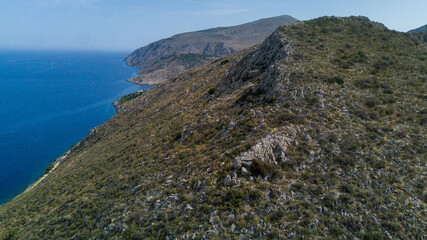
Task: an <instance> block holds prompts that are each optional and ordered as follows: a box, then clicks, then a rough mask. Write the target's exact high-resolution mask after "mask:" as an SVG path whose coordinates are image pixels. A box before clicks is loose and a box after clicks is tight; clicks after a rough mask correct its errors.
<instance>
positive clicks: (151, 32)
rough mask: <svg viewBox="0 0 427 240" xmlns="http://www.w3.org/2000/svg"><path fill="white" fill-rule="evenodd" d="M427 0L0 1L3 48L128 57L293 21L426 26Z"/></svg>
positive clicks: (401, 27)
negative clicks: (344, 19)
mask: <svg viewBox="0 0 427 240" xmlns="http://www.w3.org/2000/svg"><path fill="white" fill-rule="evenodd" d="M426 12H427V0H405V1H403V0H357V1H355V0H199V1H196V0H157V1H146V0H0V49H41V50H105V51H123V52H130V51H132V50H134V49H136V48H139V47H142V46H145V45H147V44H149V43H151V42H153V41H156V40H159V39H162V38H166V37H170V36H172V35H174V34H177V33H182V32H188V31H196V30H202V29H207V28H212V27H218V26H233V25H237V24H242V23H246V22H250V21H255V20H258V19H260V18H267V17H273V16H279V15H290V16H292V17H294V18H297V19H298V20H308V19H313V18H317V17H320V16H325V15H328V16H331V15H333V16H350V15H363V16H367V17H369V18H370V19H371V20H374V21H378V22H381V23H383V24H385V25H386V26H387V27H388V28H389V29H393V30H398V31H405V32H406V31H408V30H411V29H414V28H417V27H420V26H422V25H424V24H427V14H426Z"/></svg>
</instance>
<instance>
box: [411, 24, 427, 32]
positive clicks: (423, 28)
mask: <svg viewBox="0 0 427 240" xmlns="http://www.w3.org/2000/svg"><path fill="white" fill-rule="evenodd" d="M409 32H410V33H419V32H427V24H426V25H424V26H421V27H419V28H415V29H412V30H410V31H409Z"/></svg>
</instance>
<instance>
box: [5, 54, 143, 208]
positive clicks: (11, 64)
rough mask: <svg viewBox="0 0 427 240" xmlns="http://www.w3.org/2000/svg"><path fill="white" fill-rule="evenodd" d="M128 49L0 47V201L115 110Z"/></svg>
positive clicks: (130, 88) (125, 89)
mask: <svg viewBox="0 0 427 240" xmlns="http://www.w3.org/2000/svg"><path fill="white" fill-rule="evenodd" d="M125 54H126V53H103V52H51V51H40V52H37V51H0V204H2V203H4V202H5V201H7V200H9V199H11V198H13V197H14V196H16V195H17V194H19V193H20V192H22V191H23V190H24V189H25V187H26V186H28V185H29V184H31V183H32V182H34V181H35V180H37V179H38V178H39V177H40V176H42V175H43V173H44V171H45V169H46V167H47V166H48V165H49V164H50V163H52V162H53V161H54V160H55V159H56V158H57V157H59V156H61V155H62V154H63V153H65V152H66V151H67V150H68V149H69V148H70V147H71V146H72V145H73V144H75V143H77V142H78V141H79V140H81V139H82V138H83V137H84V136H86V134H87V133H88V132H89V130H90V129H91V128H93V127H95V126H98V125H100V124H102V123H104V122H105V121H107V120H108V119H109V118H111V117H112V116H113V115H114V113H115V110H114V107H113V106H112V105H111V103H112V102H113V101H115V100H116V99H118V98H120V97H121V96H123V95H126V94H129V93H132V92H136V91H138V90H140V89H147V88H148V86H147V87H143V86H137V85H134V84H131V83H127V82H125V81H124V80H125V79H127V78H130V77H132V76H133V75H135V73H136V72H137V69H135V68H132V67H129V66H126V65H125V64H124V62H123V61H122V59H123V57H124V55H125Z"/></svg>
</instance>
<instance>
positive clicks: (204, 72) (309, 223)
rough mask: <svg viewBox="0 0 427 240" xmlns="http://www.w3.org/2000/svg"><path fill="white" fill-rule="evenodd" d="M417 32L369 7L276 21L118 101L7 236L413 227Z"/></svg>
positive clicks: (421, 197)
mask: <svg viewBox="0 0 427 240" xmlns="http://www.w3.org/2000/svg"><path fill="white" fill-rule="evenodd" d="M426 58H427V50H426V46H425V45H424V44H422V43H420V42H419V41H418V39H417V38H415V37H413V36H412V35H411V34H409V33H401V32H396V31H390V30H388V29H387V28H385V27H384V26H383V25H382V24H379V23H376V22H372V21H370V20H369V19H367V18H365V17H348V18H337V17H322V18H318V19H314V20H310V21H305V22H299V23H295V24H291V25H287V26H282V27H280V28H279V29H278V30H276V31H275V32H274V33H273V34H272V35H270V36H269V37H268V38H267V39H266V40H265V41H264V42H263V43H262V44H261V45H259V46H256V47H251V48H249V49H246V50H243V51H240V52H237V53H234V54H232V55H230V56H227V57H225V58H222V59H219V60H216V61H214V62H212V63H209V64H207V65H203V66H201V67H198V68H196V69H193V70H189V71H187V72H185V73H183V74H181V75H179V76H177V77H176V78H173V79H171V80H170V81H168V82H166V83H164V84H159V85H157V86H156V87H153V88H152V89H150V90H148V91H145V92H144V93H142V94H141V95H140V96H137V97H136V98H134V99H131V100H129V101H125V102H124V103H123V106H122V109H121V111H119V112H118V113H117V114H116V115H115V116H114V117H113V118H112V119H110V120H109V121H108V122H106V123H105V124H104V125H102V126H100V127H98V128H96V129H95V130H94V131H92V132H91V133H90V134H89V135H88V136H87V137H86V138H85V139H84V140H82V141H81V142H80V143H79V144H78V145H76V146H74V147H73V148H71V150H70V153H69V154H68V155H67V157H66V158H65V159H64V160H63V161H62V163H61V164H59V165H58V166H57V168H56V169H55V170H53V171H51V172H50V173H49V175H48V176H47V177H46V178H45V179H44V180H43V181H42V182H40V183H39V184H38V185H37V186H35V187H34V188H33V189H31V190H30V191H27V192H25V193H23V194H21V195H19V196H17V197H16V198H15V199H13V200H12V201H9V202H8V203H6V204H4V205H2V206H0V238H8V239H114V238H115V237H116V238H120V239H176V238H177V239H288V238H289V239H295V238H297V239H314V238H317V239H330V238H332V239H353V238H354V239H356V238H357V239H422V238H424V237H425V235H426V226H425V219H426V200H427V194H426V164H425V163H426V162H425V160H426V152H425V145H426V139H425V137H426V130H425V129H426V128H425V124H426V122H427V111H426V109H425V106H426V97H425V94H426V89H425V88H426V87H425V86H426V85H425V82H426V80H427V79H426V77H427V76H426V75H427V66H426V64H425V60H426Z"/></svg>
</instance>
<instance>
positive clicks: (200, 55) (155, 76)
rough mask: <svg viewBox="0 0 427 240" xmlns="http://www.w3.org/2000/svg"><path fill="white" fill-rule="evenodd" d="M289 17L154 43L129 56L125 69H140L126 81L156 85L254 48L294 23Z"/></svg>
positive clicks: (181, 35)
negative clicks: (135, 75)
mask: <svg viewBox="0 0 427 240" xmlns="http://www.w3.org/2000/svg"><path fill="white" fill-rule="evenodd" d="M296 21H297V20H296V19H295V18H292V17H290V16H287V15H284V16H278V17H272V18H265V19H260V20H258V21H254V22H250V23H246V24H242V25H238V26H232V27H218V28H212V29H207V30H202V31H197V32H188V33H182V34H177V35H174V36H172V37H170V38H166V39H162V40H160V41H157V42H153V43H151V44H149V45H147V46H145V47H142V48H139V49H137V50H135V51H134V52H132V53H131V54H129V55H128V56H127V57H126V58H125V61H126V62H127V64H128V65H131V66H134V67H137V68H139V69H141V71H140V72H139V73H138V75H139V76H138V77H135V78H132V79H129V80H128V81H130V82H133V83H138V84H158V83H161V82H164V81H165V80H166V79H169V78H171V77H174V76H177V75H178V74H179V73H181V72H183V71H185V70H188V69H191V68H194V67H197V66H200V65H203V64H205V63H208V62H211V61H213V60H215V59H217V58H218V57H222V56H225V55H229V54H231V53H234V52H236V51H239V50H242V49H244V48H247V47H250V46H253V45H256V44H259V43H261V42H262V41H264V40H265V38H266V37H267V36H268V35H269V34H271V33H272V32H273V31H274V30H276V29H277V27H279V26H280V25H285V24H289V23H293V22H296Z"/></svg>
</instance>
